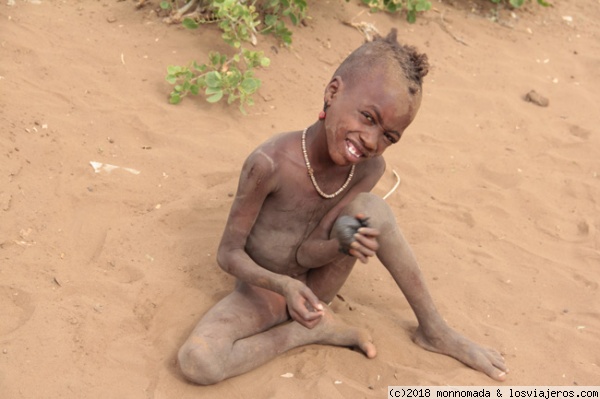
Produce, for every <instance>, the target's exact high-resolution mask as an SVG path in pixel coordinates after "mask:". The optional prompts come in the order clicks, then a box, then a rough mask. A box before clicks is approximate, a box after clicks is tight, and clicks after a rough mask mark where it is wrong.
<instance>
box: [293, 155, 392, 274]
mask: <svg viewBox="0 0 600 399" xmlns="http://www.w3.org/2000/svg"><path fill="white" fill-rule="evenodd" d="M365 166H366V167H367V170H366V173H365V175H364V177H363V178H362V179H361V180H360V181H359V182H358V183H357V184H356V185H354V186H353V187H352V188H351V189H350V190H349V191H348V192H347V193H346V194H345V196H344V198H343V199H342V200H341V201H340V202H339V203H338V204H337V205H336V206H335V207H333V208H332V209H331V210H330V211H329V212H328V213H327V215H325V217H324V218H323V219H322V220H321V222H320V223H319V225H318V226H317V228H315V230H314V231H313V232H312V233H311V234H310V235H309V236H308V238H307V239H306V240H305V241H304V242H303V243H302V245H301V246H300V247H299V248H298V251H297V252H296V260H297V261H298V263H299V264H300V265H302V266H304V267H307V268H315V267H321V266H323V265H326V264H329V263H331V262H333V261H335V260H336V259H338V258H341V257H343V256H346V254H344V253H342V252H340V241H339V240H338V239H337V237H336V234H334V233H335V232H332V227H333V225H334V223H335V221H336V220H337V218H338V217H339V215H340V213H341V211H342V210H343V209H344V208H345V207H346V205H348V204H349V203H350V202H351V201H352V200H353V199H354V198H355V197H356V196H357V195H358V194H359V193H363V192H370V191H371V190H372V189H373V187H375V184H376V183H377V182H378V181H379V179H380V178H381V176H382V175H383V172H384V171H385V161H384V160H383V158H381V157H378V158H376V159H373V160H371V163H370V164H369V165H365ZM352 216H360V217H362V216H364V215H352ZM378 234H379V232H378V231H377V230H376V229H372V228H369V227H362V228H360V229H359V231H358V235H357V236H356V241H355V242H354V243H353V244H352V246H351V247H350V251H349V253H348V255H351V256H354V257H356V258H358V259H359V260H360V261H361V262H363V263H366V262H367V260H368V257H370V256H374V255H375V252H376V251H377V249H378V248H379V245H378V243H377V235H378Z"/></svg>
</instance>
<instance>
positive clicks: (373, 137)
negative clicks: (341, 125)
mask: <svg viewBox="0 0 600 399" xmlns="http://www.w3.org/2000/svg"><path fill="white" fill-rule="evenodd" d="M377 136H378V132H377V131H376V129H368V130H366V131H364V132H363V134H361V136H360V139H361V141H362V144H363V146H364V147H365V148H366V149H367V150H368V151H369V152H371V153H375V152H377V143H378V141H379V140H378V138H377Z"/></svg>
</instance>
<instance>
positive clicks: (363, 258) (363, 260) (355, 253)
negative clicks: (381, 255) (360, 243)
mask: <svg viewBox="0 0 600 399" xmlns="http://www.w3.org/2000/svg"><path fill="white" fill-rule="evenodd" d="M349 253H350V255H352V256H354V257H355V258H357V259H358V260H359V261H361V263H367V262H368V260H369V259H368V258H367V257H366V256H364V255H363V254H362V253H361V252H360V251H358V250H356V249H354V248H351V249H350V251H349Z"/></svg>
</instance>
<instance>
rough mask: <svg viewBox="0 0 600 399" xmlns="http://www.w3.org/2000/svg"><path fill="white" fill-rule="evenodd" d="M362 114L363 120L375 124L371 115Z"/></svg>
mask: <svg viewBox="0 0 600 399" xmlns="http://www.w3.org/2000/svg"><path fill="white" fill-rule="evenodd" d="M362 114H363V116H364V117H365V119H366V120H368V121H369V123H375V119H373V117H372V116H371V114H369V113H368V112H363V113H362Z"/></svg>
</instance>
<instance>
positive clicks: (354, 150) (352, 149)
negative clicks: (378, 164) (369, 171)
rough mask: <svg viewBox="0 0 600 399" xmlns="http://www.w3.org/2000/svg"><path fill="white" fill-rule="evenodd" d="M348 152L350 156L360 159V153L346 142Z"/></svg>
mask: <svg viewBox="0 0 600 399" xmlns="http://www.w3.org/2000/svg"><path fill="white" fill-rule="evenodd" d="M348 152H350V154H352V155H354V156H355V157H357V158H360V157H362V154H361V153H360V151H358V150H357V149H356V148H355V147H354V145H352V143H350V142H348Z"/></svg>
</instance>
